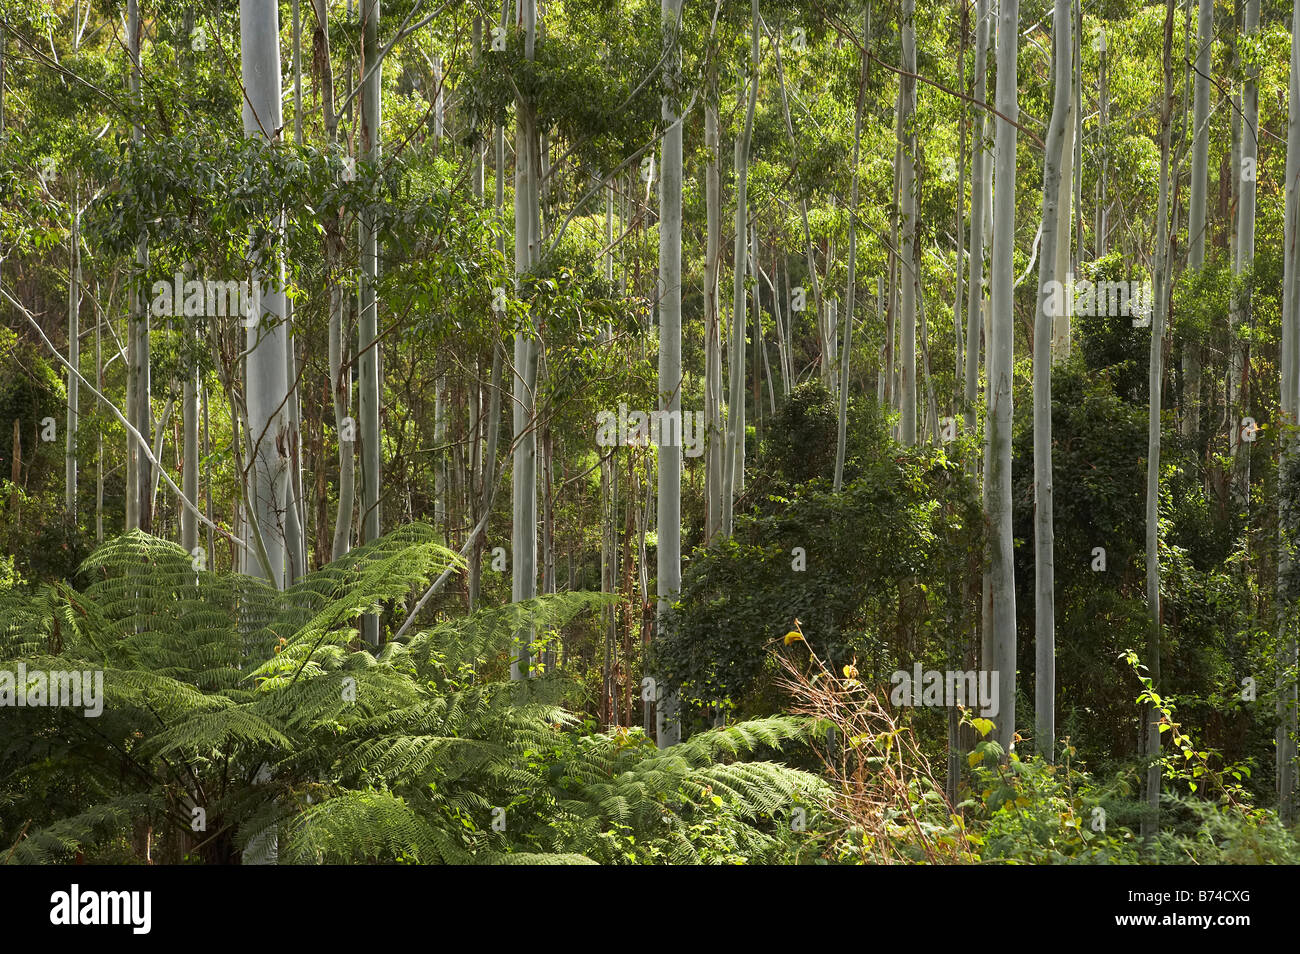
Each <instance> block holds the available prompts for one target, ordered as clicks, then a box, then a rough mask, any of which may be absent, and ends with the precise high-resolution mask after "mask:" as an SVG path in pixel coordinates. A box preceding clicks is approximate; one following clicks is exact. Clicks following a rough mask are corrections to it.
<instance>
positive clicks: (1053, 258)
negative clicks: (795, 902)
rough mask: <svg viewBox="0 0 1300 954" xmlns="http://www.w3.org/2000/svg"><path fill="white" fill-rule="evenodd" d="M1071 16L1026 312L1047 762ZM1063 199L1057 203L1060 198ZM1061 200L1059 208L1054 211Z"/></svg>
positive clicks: (1065, 14) (1039, 674)
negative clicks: (1034, 294)
mask: <svg viewBox="0 0 1300 954" xmlns="http://www.w3.org/2000/svg"><path fill="white" fill-rule="evenodd" d="M1072 26H1073V18H1072V17H1071V16H1070V0H1056V3H1055V7H1054V13H1053V17H1052V38H1053V40H1054V44H1053V48H1054V63H1055V73H1056V77H1055V86H1054V89H1055V95H1054V97H1053V102H1052V118H1051V121H1050V123H1049V124H1048V127H1047V142H1046V144H1045V145H1046V148H1045V150H1044V157H1043V219H1042V222H1043V224H1042V228H1043V247H1042V256H1041V258H1040V259H1039V265H1038V302H1037V308H1036V309H1035V314H1034V674H1035V682H1034V717H1035V718H1034V722H1035V725H1034V741H1035V748H1036V751H1037V754H1038V756H1039V757H1040V758H1044V759H1046V760H1047V761H1048V762H1052V761H1054V758H1055V750H1056V598H1055V583H1054V581H1055V575H1056V571H1055V564H1054V558H1053V550H1054V540H1055V537H1054V530H1053V525H1052V363H1053V359H1054V357H1055V350H1056V349H1055V347H1054V346H1055V345H1056V340H1055V335H1054V331H1055V327H1054V325H1055V321H1056V319H1058V318H1059V317H1060V315H1061V313H1062V312H1065V313H1066V333H1065V334H1066V343H1067V346H1068V342H1069V318H1068V307H1067V306H1066V305H1065V300H1066V298H1068V297H1069V296H1068V294H1067V293H1066V289H1065V271H1066V268H1065V263H1066V262H1068V255H1067V256H1066V258H1065V260H1064V261H1063V260H1062V256H1061V254H1060V249H1061V248H1062V247H1064V248H1065V249H1066V250H1067V252H1068V249H1069V244H1070V230H1069V222H1070V217H1069V213H1068V209H1069V194H1068V193H1067V192H1066V191H1065V190H1066V187H1067V186H1068V185H1069V181H1070V180H1069V179H1068V178H1067V176H1066V172H1065V167H1066V165H1067V162H1068V158H1067V157H1069V156H1071V155H1072V152H1073V150H1072V139H1073V133H1074V127H1073V122H1072V120H1073V115H1072V114H1073V110H1074V102H1073V98H1074V97H1073V91H1072V89H1071V87H1072V85H1073V81H1072V79H1071V75H1072V73H1073V69H1072V62H1071V60H1072V54H1073V49H1074V43H1073V42H1072V37H1071V34H1072V32H1073V31H1072ZM1062 199H1064V201H1062ZM1062 206H1065V208H1066V210H1067V211H1066V214H1065V215H1064V216H1062V215H1061V214H1060V212H1061V207H1062ZM1063 220H1064V221H1063Z"/></svg>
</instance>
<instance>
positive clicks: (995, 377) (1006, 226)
mask: <svg viewBox="0 0 1300 954" xmlns="http://www.w3.org/2000/svg"><path fill="white" fill-rule="evenodd" d="M1019 24H1020V4H1019V0H1001V2H1000V4H999V9H998V50H997V94H996V101H995V102H996V107H997V110H998V114H999V115H998V117H997V118H996V119H995V120H994V126H995V128H996V131H997V132H996V140H995V145H994V165H993V190H994V191H993V247H992V253H991V255H990V261H989V278H990V283H989V284H990V291H991V298H992V302H991V305H990V309H989V311H990V315H989V341H988V358H987V364H988V390H987V403H988V412H987V414H988V417H987V424H986V429H987V435H988V436H987V442H988V464H987V468H986V478H985V480H986V500H987V502H986V507H987V523H988V532H989V556H988V565H989V569H988V574H989V585H988V591H989V604H988V614H987V617H986V618H987V620H988V624H987V625H986V626H985V629H984V633H983V657H984V668H986V669H989V670H992V671H994V672H996V673H997V674H998V705H997V710H996V712H997V715H996V718H995V719H994V722H995V725H996V729H995V732H994V738H995V740H996V741H997V742H998V744H999V745H1001V746H1002V748H1003V750H1004V751H1007V752H1010V751H1011V749H1012V747H1013V744H1014V741H1015V732H1016V587H1015V561H1014V556H1013V548H1014V540H1013V538H1012V531H1011V412H1012V373H1013V368H1014V357H1015V314H1014V295H1015V273H1014V262H1013V260H1012V254H1013V252H1014V249H1015V229H1016V125H1015V124H1016V123H1017V122H1018V120H1019V115H1020V106H1019V98H1018V91H1017V87H1016V83H1017V71H1016V56H1017V52H1018V49H1019V29H1020V28H1019Z"/></svg>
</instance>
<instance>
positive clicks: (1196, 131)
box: [1182, 0, 1214, 436]
mask: <svg viewBox="0 0 1300 954" xmlns="http://www.w3.org/2000/svg"><path fill="white" fill-rule="evenodd" d="M1213 45H1214V0H1199V3H1198V7H1197V18H1196V59H1195V65H1194V76H1193V79H1192V90H1193V94H1192V95H1193V105H1192V181H1191V197H1190V199H1189V200H1188V207H1187V268H1188V269H1189V270H1190V271H1193V272H1196V271H1200V270H1201V268H1202V267H1204V265H1205V240H1206V231H1207V227H1208V225H1209V219H1208V218H1207V216H1206V205H1207V201H1206V199H1207V195H1206V194H1207V192H1208V191H1209V168H1210V63H1211V53H1212V47H1213ZM1183 349H1184V350H1183V401H1182V405H1183V415H1182V424H1183V433H1184V434H1185V435H1188V436H1190V435H1193V434H1195V433H1196V432H1197V431H1199V430H1200V429H1201V351H1200V345H1199V344H1198V343H1196V342H1191V341H1187V342H1184V343H1183Z"/></svg>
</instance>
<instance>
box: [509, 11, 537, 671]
mask: <svg viewBox="0 0 1300 954" xmlns="http://www.w3.org/2000/svg"><path fill="white" fill-rule="evenodd" d="M518 16H519V22H518V24H517V25H518V26H519V27H521V28H522V29H523V31H524V55H525V57H526V58H527V59H529V60H531V59H533V57H534V45H535V43H536V39H537V4H536V0H520V2H519V7H518ZM516 112H517V126H516V129H515V283H516V290H518V287H519V285H520V283H521V282H522V280H523V278H524V276H525V275H526V274H527V273H528V271H529V270H530V269H531V268H532V267H533V266H534V265H535V264H536V263H537V256H538V252H539V240H540V233H541V222H540V209H539V204H538V198H539V196H538V187H537V176H538V168H539V167H538V163H539V157H538V142H537V129H536V126H535V122H534V119H533V112H532V104H530V103H528V102H526V101H524V100H522V99H520V100H518V101H517V103H516ZM513 380H514V387H513V396H514V404H513V423H514V430H513V437H514V469H513V471H512V473H511V485H512V488H513V504H514V509H513V520H512V524H511V533H510V541H511V551H510V568H511V589H510V595H511V599H512V600H513V601H514V602H519V601H521V600H527V599H532V598H533V597H534V596H536V595H537V431H536V428H535V426H534V425H535V423H536V408H535V405H534V400H535V397H536V386H537V344H536V342H534V341H533V340H532V339H531V338H530V337H529V336H528V335H527V334H525V333H524V332H523V331H520V332H518V333H517V334H516V335H515V354H514V379H513ZM515 640H516V645H515V649H514V658H513V659H512V660H511V663H510V678H511V679H516V680H517V679H527V678H528V677H529V674H530V668H531V656H530V650H529V644H530V643H531V641H532V632H531V630H527V629H525V630H522V631H520V632H519V633H517V634H516V636H515Z"/></svg>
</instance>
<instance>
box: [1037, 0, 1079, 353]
mask: <svg viewBox="0 0 1300 954" xmlns="http://www.w3.org/2000/svg"><path fill="white" fill-rule="evenodd" d="M1066 21H1067V22H1069V23H1071V24H1073V18H1072V17H1067V18H1066ZM1070 48H1071V55H1073V48H1074V43H1073V42H1071V43H1070ZM1071 74H1073V70H1071ZM1067 87H1068V88H1067V95H1066V99H1067V100H1068V106H1067V110H1066V115H1065V123H1064V132H1063V134H1062V140H1063V141H1062V143H1061V148H1060V151H1059V152H1058V155H1059V156H1060V165H1061V171H1060V180H1061V181H1060V186H1059V191H1060V193H1061V196H1060V197H1058V199H1057V202H1056V252H1055V256H1054V261H1053V264H1052V275H1053V277H1054V278H1055V280H1056V281H1059V282H1060V283H1061V284H1062V285H1063V286H1064V285H1065V284H1066V282H1067V281H1068V280H1069V278H1070V276H1071V275H1072V274H1073V273H1072V270H1071V264H1070V263H1071V255H1070V241H1071V236H1070V224H1071V215H1070V213H1071V208H1072V207H1071V204H1070V188H1071V183H1072V182H1073V180H1074V172H1075V169H1074V160H1075V155H1074V147H1075V141H1074V136H1075V131H1076V130H1075V128H1074V127H1075V119H1076V117H1077V116H1078V105H1077V104H1076V103H1075V100H1074V91H1073V87H1074V83H1073V80H1072V79H1071V80H1069V81H1067ZM1044 226H1046V222H1044ZM1042 253H1043V255H1045V256H1046V255H1047V254H1049V253H1048V250H1047V235H1046V229H1044V234H1043V249H1042ZM1040 274H1041V269H1040ZM1060 304H1061V308H1060V310H1059V311H1058V312H1057V314H1056V316H1055V318H1054V319H1053V321H1052V339H1051V340H1052V361H1053V362H1057V361H1064V360H1065V359H1066V358H1068V357H1069V356H1070V318H1071V314H1072V312H1073V309H1074V296H1073V295H1071V294H1068V292H1067V294H1064V295H1062V296H1061V298H1060Z"/></svg>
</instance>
